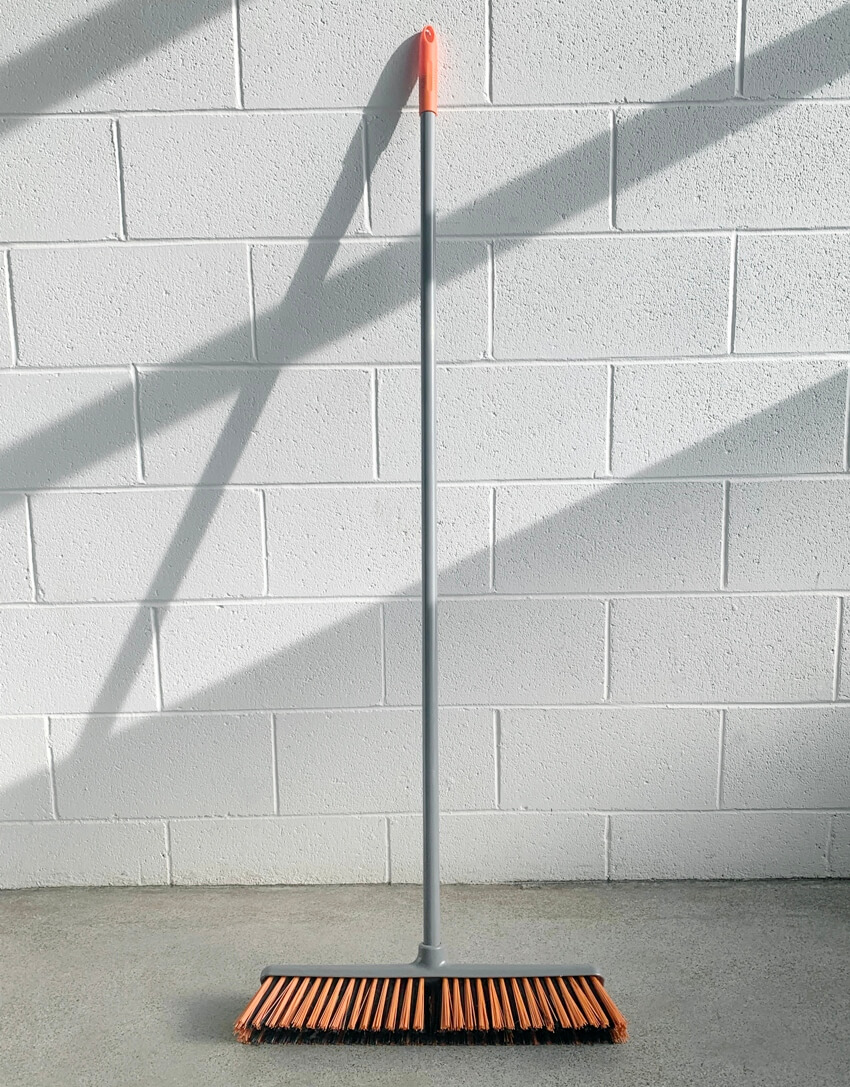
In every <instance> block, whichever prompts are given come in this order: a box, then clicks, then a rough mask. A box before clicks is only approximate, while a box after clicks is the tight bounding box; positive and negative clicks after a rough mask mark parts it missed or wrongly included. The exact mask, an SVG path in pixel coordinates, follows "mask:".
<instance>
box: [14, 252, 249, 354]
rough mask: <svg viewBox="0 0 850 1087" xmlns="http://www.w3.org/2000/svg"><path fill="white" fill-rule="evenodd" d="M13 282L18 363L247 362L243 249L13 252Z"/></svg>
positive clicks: (246, 277)
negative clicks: (18, 348)
mask: <svg viewBox="0 0 850 1087" xmlns="http://www.w3.org/2000/svg"><path fill="white" fill-rule="evenodd" d="M12 276H13V280H14V287H15V313H16V316H17V322H18V342H19V346H20V360H21V364H22V365H23V366H51V367H54V366H126V365H127V364H128V363H131V362H132V363H148V364H150V363H173V362H178V361H179V362H184V363H188V362H235V361H239V360H240V359H249V358H250V357H251V335H250V330H249V326H248V318H249V304H248V296H249V292H248V264H247V257H246V254H245V249H244V247H243V246H241V245H215V246H213V245H162V246H159V245H146V246H135V245H130V246H103V247H97V246H95V247H87V248H84V249H28V250H18V251H16V252H15V253H13V254H12Z"/></svg>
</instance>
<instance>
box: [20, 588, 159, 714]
mask: <svg viewBox="0 0 850 1087" xmlns="http://www.w3.org/2000/svg"><path fill="white" fill-rule="evenodd" d="M151 636H152V630H151V622H150V613H149V611H148V609H147V608H142V609H137V608H132V607H89V608H86V607H62V606H59V607H44V606H40V605H38V604H32V605H30V606H29V607H16V608H4V609H2V610H0V660H2V661H3V673H2V675H0V706H2V707H3V709H4V710H5V711H6V712H7V713H89V712H98V713H109V712H113V711H115V712H117V711H119V710H127V711H132V710H141V711H145V710H152V709H155V707H156V695H155V690H154V671H153V658H152V654H151Z"/></svg>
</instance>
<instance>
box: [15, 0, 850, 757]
mask: <svg viewBox="0 0 850 1087" xmlns="http://www.w3.org/2000/svg"><path fill="white" fill-rule="evenodd" d="M837 15H838V13H833V15H832V16H831V17H830V18H829V19H827V18H826V17H825V18H823V19H820V20H817V21H816V22H815V23H813V24H810V26H809V27H807V28H805V30H801V31H797V32H794V33H793V34H791V35H788V36H786V38H784V39H782V40H781V42H780V43H777V45H774V46H770V47H767V48H766V49H765V50H764V51H763V53H764V54H765V56H766V57H768V58H771V57H772V58H775V61H776V64H777V65H779V63H780V58H781V54H782V52H783V50H788V49H799V48H801V47H802V46H803V45H804V44H805V43H806V42H807V41H808V43H809V46H810V47H811V46H812V44H813V43H816V44H817V45H818V46H822V45H823V42H822V40H821V39H820V36H821V35H822V34H823V33H824V30H825V29H826V28H827V27H829V28H831V29H832V31H833V34H832V37H829V38H827V42H828V47H827V48H828V49H829V48H832V49H833V52H834V54H835V64H834V65H832V68H833V70H841V71H843V70H847V69H848V68H850V63H848V58H847V55H846V54H845V53H843V51H841V50H840V48H839V45H838V44H836V41H837V42H838V43H840V36H838V37H836V23H835V19H836V17H837ZM841 15H842V20H843V21H842V23H841V26H840V27H839V29H840V30H841V31H842V33H843V34H844V35H845V36H846V32H847V16H846V5H845V7H844V8H842V9H841ZM810 39H811V40H810ZM833 47H834V48H833ZM401 48H402V49H404V48H408V49H409V48H410V47H409V45H406V46H402V47H401ZM822 67H823V66H822ZM827 67H829V65H827ZM395 70H396V71H397V70H398V67H397V64H396V66H395ZM727 79H728V74H727V73H725V72H724V73H722V74H721V75H718V76H716V77H712V79H711V80H709V81H704V83H703V84H701V85H699V87H698V88H697V90H696V94H695V96H696V97H710V96H711V88H712V87H714V86H715V81H716V80H722V81H723V82H724V83H725V81H726V80H727ZM812 89H814V87H813V88H812ZM408 94H409V88H408V89H407V91H406V93H405V94H404V97H403V99H402V100H403V101H406V100H407V97H408ZM777 108H778V104H777ZM366 112H367V114H368V112H369V107H367V110H366ZM730 130H732V129H730V126H729V125H728V123H727V125H726V126H725V127H724V128H723V129H722V131H717V132H715V133H714V136H715V138H721V137H722V135H725V134H728V132H729V131H730ZM385 131H387V133H388V134H387V137H386V138H387V140H388V139H389V138H390V136H391V131H389V130H387V129H386V128H385ZM703 135H704V130H703ZM606 140H607V136H606ZM709 142H710V141H709ZM699 146H703V144H699V145H698V146H692V147H683V146H682V145H681V143H678V144H677V145H676V146H675V147H674V146H668V147H662V148H661V151H663V154H662V153H659V159H658V161H657V162H656V163H654V164H653V169H654V170H655V169H658V170H660V169H663V168H664V167H665V165H668V164H669V163H671V162H675V161H678V160H679V159H680V158H683V157H686V156H687V155H688V154H691V153H694V152H695V151H696V150H698V149H699ZM374 152H375V157H377V155H378V154H379V153H380V148H375V149H374ZM587 153H588V147H587V146H585V147H583V148H581V149H579V150H578V151H576V152H573V153H571V154H570V155H568V156H563V157H562V159H560V160H555V163H554V164H553V163H550V164H547V166H546V167H544V168H542V170H544V171H547V172H548V173H547V175H546V176H551V171H552V170H558V169H559V168H560V169H561V170H563V172H564V174H566V176H569V174H570V170H569V167H568V166H567V165H566V163H567V162H568V161H570V160H572V158H573V157H574V156H578V157H579V158H580V157H582V156H584V155H586V154H587ZM358 154H359V147H358ZM665 156H666V158H665ZM559 163H560V167H559V165H558V164H559ZM372 165H374V161H373V163H372ZM354 166H355V163H354V160H353V154H352V150H351V148H350V149H349V153H348V154H347V156H346V159H345V162H344V167H343V171H342V175H341V181H340V183H338V185H337V188H336V189H335V195H334V197H332V198H331V201H330V202H329V205H328V207H329V208H330V209H332V210H331V213H332V214H333V215H334V216H335V217H336V216H338V215H339V213H340V207H339V200H341V199H342V197H341V196H340V194H344V192H345V189H346V188H347V187H348V186H346V185H344V184H342V178H343V177H346V176H348V175H347V171H350V170H352V169H353V168H354ZM540 176H541V171H540V170H538V171H532V172H530V173H529V174H527V175H525V176H524V177H522V178H519V179H514V180H512V181H511V182H509V183H508V184H506V185H505V186H503V187H502V188H500V189H499V190H497V191H496V192H495V193H494V194H491V196H489V197H486V198H484V199H483V200H481V201H479V202H478V207H479V208H481V209H482V210H481V218H480V219H479V220H478V221H479V223H480V224H481V227H482V229H483V228H484V227H485V226H486V225H487V224H488V223H489V224H491V225H494V224H496V223H498V221H499V219H500V211H499V209H500V206H502V205H504V206H507V205H509V204H510V203H511V202H512V201H515V200H519V199H523V194H524V193H527V191H528V187H529V186H530V185H533V184H535V183H536V180H537V179H538V178H539V177H540ZM601 198H602V196H601V194H595V193H592V192H588V193H585V194H582V195H581V197H578V198H576V204H575V206H576V207H582V206H587V204H588V203H592V202H595V200H596V199H601ZM335 199H336V200H337V204H336V205H335V204H334V201H335ZM346 210H349V211H350V213H351V214H353V213H354V209H353V208H348V209H346ZM331 213H329V212H328V211H327V210H326V213H325V216H329V215H330V214H331ZM325 216H323V220H324V219H325ZM343 219H344V216H343ZM335 221H337V222H338V221H339V218H335ZM552 225H554V224H553V223H552V222H542V223H541V229H546V228H547V227H551V226H552ZM461 227H462V229H464V230H469V229H470V226H469V212H468V209H466V210H462V211H460V212H458V213H456V214H455V215H453V216H449V217H447V220H446V221H445V222H444V223H443V224H441V233H443V234H448V233H451V232H452V230H455V229H460V228H461ZM500 244H519V242H518V241H517V242H502V243H500ZM337 249H338V243H325V242H323V243H313V244H310V245H308V246H307V247H306V255H305V259H304V262H302V265H301V266H300V267H299V270H298V272H296V275H295V277H294V279H293V281H292V284H291V286H290V288H289V290H288V291H287V294H286V296H285V298H284V300H283V302H282V303H281V305H280V306H279V307H276V309H275V310H273V311H272V314H271V315H266V316H267V319H268V320H269V321H270V323H271V325H272V327H275V326H279V327H280V328H281V329H282V330H283V332H284V334H285V335H286V337H287V340H286V343H285V346H284V350H283V351H282V353H281V358H279V359H277V360H271V361H285V362H293V361H297V360H298V359H299V358H304V357H307V356H309V354H310V352H311V351H313V350H316V349H317V348H318V347H319V346H320V339H321V342H324V343H329V342H331V341H332V340H333V339H334V338H338V337H340V336H341V335H343V334H345V333H346V332H350V331H351V330H352V329H355V328H357V327H360V326H362V325H363V324H365V323H366V322H368V321H371V320H372V319H373V317H374V316H375V310H376V306H375V304H374V303H375V284H376V282H377V283H378V284H379V285H380V287H381V290H380V291H379V292H378V295H379V297H378V306H377V310H378V312H379V313H381V314H386V313H389V312H391V311H392V310H393V309H394V308H397V307H398V306H399V305H401V304H403V303H405V302H409V301H411V300H413V298H414V297H415V296H414V295H413V293H412V292H410V291H409V290H404V289H400V286H399V282H398V277H397V276H396V275H395V268H396V267H397V266H398V262H399V261H401V262H402V263H405V262H411V261H415V256H416V251H417V244H416V243H415V242H411V243H405V244H403V245H401V246H395V247H394V248H393V250H392V251H391V253H390V256H389V258H388V257H387V255H386V254H385V253H381V254H380V255H379V256H376V257H371V258H369V259H367V260H366V261H363V262H361V263H360V264H359V265H358V266H357V267H356V268H355V269H353V270H352V271H348V272H343V273H339V274H338V275H336V276H335V277H333V278H331V279H330V280H327V275H328V272H329V270H330V267H331V264H332V261H333V256H334V254H335V253H336V251H337ZM477 263H478V258H477V257H473V256H469V257H467V258H466V259H465V262H461V266H460V267H459V268H458V271H457V274H462V272H463V271H464V270H465V269H467V268H469V267H473V266H475V265H476V264H477ZM323 284H326V286H325V289H324V293H323V294H321V293H320V291H321V287H322V285H323ZM317 295H318V298H317ZM305 306H307V307H311V308H312V311H313V316H315V317H317V318H318V320H315V321H312V320H311V321H310V322H307V321H304V320H300V319H299V318H302V317H303V315H304V307H305ZM261 319H262V317H261ZM317 326H318V328H319V329H320V337H319V336H317V334H316V332H315V329H316V327H317ZM208 347H209V345H208ZM204 354H205V351H204V350H202V351H201V352H195V353H192V354H191V355H189V356H186V357H184V358H182V359H180V360H177V361H176V363H175V365H180V364H183V365H186V364H188V363H195V362H198V361H202V360H203V356H204ZM264 361H265V360H264ZM277 376H278V375H277V374H275V373H274V372H270V373H269V374H268V377H267V378H266V375H265V374H264V375H263V380H264V381H266V382H267V386H261V395H260V397H259V398H257V399H256V400H254V401H253V402H251V400H250V398H248V397H247V396H246V395H245V393H244V389H243V388H242V387H241V384H240V381H239V379H238V378H234V386H233V388H234V391H235V392H236V393H237V396H236V402H235V404H234V406H233V409H232V410H231V413H230V417H229V420H228V424H227V425H226V426H225V428H224V429H223V431H222V433H221V435H220V437H219V439H218V442H217V444H216V448H215V451H214V452H213V455H212V456H211V458H210V460H209V462H208V464H207V467H206V469H205V471H204V473H203V475H202V478H201V480H200V481H199V482H200V483H201V484H202V485H203V484H204V483H206V482H215V483H218V482H222V481H226V480H227V479H229V478H230V474H231V473H232V471H233V468H234V467H235V465H236V463H237V462H238V459H239V456H240V455H241V452H242V449H243V448H244V444H245V441H246V440H247V437H248V436H249V435H250V432H251V429H252V427H253V425H254V423H255V422H256V420H257V419H258V418H259V416H260V414H261V412H262V404H263V403H264V402H265V399H266V398H267V396H268V393H269V392H270V391H271V387H272V385H273V383H274V381H275V380H276V378H277ZM199 402H203V399H202V394H199V396H198V399H196V400H195V401H193V403H192V404H191V405H188V404H187V405H183V406H181V409H180V410H181V412H183V413H188V412H190V411H192V410H195V409H196V408H197V407H198V406H199ZM111 403H112V405H113V407H114V404H115V403H116V401H115V400H114V399H113V400H112V401H111ZM110 410H111V409H110V400H108V399H107V400H106V401H105V402H104V403H102V404H100V405H98V406H96V407H95V408H93V409H87V410H86V411H85V412H81V413H75V414H74V415H72V416H71V417H69V418H68V419H67V420H64V421H63V422H62V423H60V424H56V426H55V427H52V428H50V430H49V431H47V433H46V434H40V435H36V436H35V437H34V438H33V439H27V440H24V441H23V442H20V443H18V444H17V445H15V446H13V447H12V448H11V449H10V450H8V451H7V452H6V454H5V455H4V458H3V459H2V460H0V479H2V480H8V479H9V478H10V476H9V475H8V474H7V473H9V472H10V470H11V471H12V472H14V471H15V470H16V469H17V471H18V473H22V474H23V478H24V479H25V480H26V482H25V483H23V484H21V483H18V482H17V481H16V482H15V483H14V484H13V485H16V486H21V485H23V486H27V487H36V486H38V485H39V482H38V477H39V473H40V472H43V471H44V468H45V467H48V468H50V469H53V470H52V471H50V472H49V474H48V478H49V479H50V480H51V482H53V483H56V482H57V481H58V479H60V478H67V476H68V475H69V474H71V473H72V472H73V470H74V469H75V468H77V469H78V468H79V467H80V466H81V464H82V463H92V462H94V461H96V460H97V459H98V458H99V457H100V456H103V455H106V454H107V453H108V451H109V450H106V449H103V448H102V447H101V448H100V449H99V450H96V449H94V448H91V449H89V450H86V451H85V452H84V453H81V454H80V457H79V458H78V460H77V462H76V463H75V465H70V466H69V469H70V471H69V472H65V471H63V470H62V469H61V468H58V469H57V464H58V463H60V457H59V454H60V453H61V452H62V447H63V445H65V442H66V441H67V438H68V436H69V434H73V433H76V432H77V431H78V430H79V428H80V427H83V428H84V433H89V434H90V433H91V429H90V427H91V424H92V422H93V421H94V420H95V419H96V418H98V416H100V415H101V414H102V413H103V412H107V413H108V412H109V411H110ZM66 448H67V446H66ZM34 460H35V463H36V471H35V473H33V471H32V468H31V466H32V464H33V461H34ZM11 478H12V479H14V478H15V477H14V476H11ZM43 478H44V476H42V479H43ZM5 485H7V486H8V483H6V484H5ZM217 504H218V492H212V491H205V490H204V488H203V486H201V487H200V488H198V489H196V491H195V493H194V494H193V500H192V502H191V503H190V507H189V509H188V510H187V513H186V515H185V516H184V518H183V520H182V522H181V525H180V527H179V529H178V531H177V532H176V533H175V537H174V540H173V541H172V544H171V546H170V548H169V550H168V554H167V556H166V558H165V559H164V560H163V563H162V564H161V566H160V569H159V571H158V572H157V574H156V575H155V577H154V579H153V581H152V585H151V590H150V592H149V596H150V597H151V599H156V600H160V601H161V600H163V599H165V600H167V599H169V598H170V597H171V596H173V595H174V593H176V591H177V589H178V588H179V585H180V583H181V581H182V579H183V576H184V574H185V570H186V569H187V567H188V565H189V563H190V561H191V558H192V556H193V555H194V553H195V550H196V548H197V546H198V544H199V542H200V540H201V539H202V538H203V535H204V533H205V531H206V528H207V526H208V525H209V521H210V519H211V517H212V516H213V513H214V512H215V508H216V506H217ZM147 610H148V609H147V607H144V608H141V609H140V610H139V616H138V618H137V622H136V623H135V624H134V633H133V634H132V635H131V636H128V638H127V643H126V647H125V649H124V650H122V652H121V653H120V654H119V657H118V659H117V660H116V663H115V665H114V667H113V669H112V671H111V673H110V676H109V679H108V680H107V682H106V683H105V684H104V685H103V688H102V690H101V691H100V692H99V693H98V695H97V697H96V699H95V700H94V703H93V706H92V711H93V713H95V714H103V713H109V712H112V711H113V710H114V709H116V708H117V707H119V706H120V705H121V702H122V700H123V696H124V695H125V694H126V692H127V690H128V689H129V687H130V686H131V685H132V682H133V680H134V678H135V675H136V673H137V671H138V669H139V667H140V666H141V664H142V662H143V658H144V656H145V655H146V654H145V653H144V652H140V651H139V650H138V648H137V647H138V645H139V638H138V637H136V636H135V635H136V634H137V633H138V631H139V630H141V629H142V626H144V625H146V623H147ZM343 633H344V632H343ZM325 637H326V635H322V636H320V638H319V639H311V640H310V641H305V642H304V643H303V648H302V647H299V648H298V649H296V650H292V651H290V652H288V653H287V654H285V655H284V657H283V659H281V658H280V656H279V655H275V656H274V657H273V658H271V659H270V661H269V662H263V663H261V664H260V665H258V666H257V667H259V668H267V667H269V666H270V665H271V664H273V666H274V667H275V668H278V667H281V666H283V665H284V664H285V663H286V661H287V660H289V662H290V667H292V666H294V664H295V659H296V658H297V656H300V657H301V658H302V659H304V660H308V661H309V660H310V659H312V660H315V659H316V654H315V653H314V652H312V651H310V652H308V650H309V647H310V646H311V645H312V643H313V642H317V643H318V642H319V641H320V639H324V638H325ZM293 653H295V654H296V658H293ZM321 655H322V654H321V649H319V656H320V657H321ZM307 667H308V669H309V670H310V671H312V668H313V666H312V664H309V663H308V665H307ZM255 672H256V668H252V669H248V670H246V671H245V673H244V676H245V677H250V676H251V675H252V674H254V673H255ZM249 685H250V682H249ZM232 688H233V683H228V682H227V681H223V682H222V683H219V684H215V685H211V686H210V687H209V688H208V689H207V692H206V695H205V696H204V698H205V700H207V701H208V702H209V704H214V703H215V701H216V699H217V698H221V699H222V702H221V703H220V705H221V706H222V707H224V706H225V705H226V698H227V692H228V690H230V691H231V693H232ZM190 701H191V704H192V705H195V704H197V701H198V700H197V698H193V699H191V700H190ZM186 705H187V704H184V703H181V704H178V705H176V706H175V707H174V708H185V707H186ZM217 708H218V707H217ZM96 720H97V718H92V721H93V722H94V721H96ZM151 722H152V723H155V718H151ZM107 735H109V733H107ZM102 739H103V738H102V737H99V738H98V739H97V740H95V739H94V737H92V741H91V744H92V746H91V747H87V743H88V741H85V740H81V743H80V746H79V747H78V748H77V749H76V751H75V755H74V756H73V757H74V758H75V759H77V760H78V761H79V762H80V765H83V764H84V763H85V761H86V756H87V751H88V750H91V751H93V750H94V746H93V745H94V744H95V743H97V744H98V745H100V743H102ZM113 739H114V738H113V737H111V736H110V741H112V740H113ZM100 757H101V758H103V757H104V756H103V752H102V750H101V751H100Z"/></svg>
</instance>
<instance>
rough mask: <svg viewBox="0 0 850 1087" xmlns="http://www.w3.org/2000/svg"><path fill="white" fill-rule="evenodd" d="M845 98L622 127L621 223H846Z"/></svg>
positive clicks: (707, 109) (849, 187)
mask: <svg viewBox="0 0 850 1087" xmlns="http://www.w3.org/2000/svg"><path fill="white" fill-rule="evenodd" d="M848 139H850V113H848V111H847V108H846V106H845V105H843V104H842V105H838V104H835V105H829V104H826V103H822V104H817V105H815V104H811V103H798V104H796V105H789V106H785V108H784V109H782V110H777V108H776V106H775V105H773V104H771V105H763V106H762V105H759V106H750V105H743V104H742V103H740V102H738V103H734V104H730V105H728V106H722V107H718V106H688V107H679V106H677V107H671V108H669V109H648V110H645V111H642V112H639V113H634V112H631V111H630V112H628V113H626V114H625V115H624V116H623V118H622V120H621V121H620V122H619V125H618V141H617V226H618V227H620V228H622V229H623V230H633V229H636V230H677V229H679V230H692V229H723V228H728V227H751V228H752V227H777V226H785V227H817V226H823V225H824V224H825V223H829V224H830V225H835V226H840V225H842V224H844V223H846V222H847V221H848V212H847V208H848V202H850V184H848V181H847V177H846V172H845V171H844V170H843V169H842V168H841V163H842V158H843V153H844V149H845V148H846V146H847V143H848Z"/></svg>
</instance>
